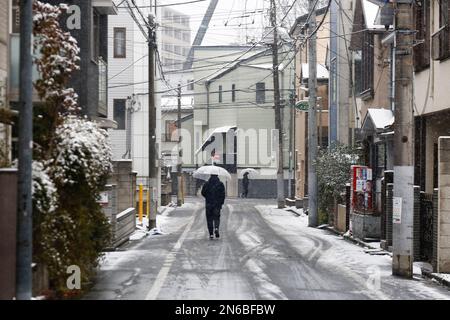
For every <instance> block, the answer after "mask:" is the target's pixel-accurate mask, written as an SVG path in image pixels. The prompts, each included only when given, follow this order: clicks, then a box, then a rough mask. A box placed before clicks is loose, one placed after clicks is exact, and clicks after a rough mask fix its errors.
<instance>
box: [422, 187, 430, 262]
mask: <svg viewBox="0 0 450 320" xmlns="http://www.w3.org/2000/svg"><path fill="white" fill-rule="evenodd" d="M420 258H421V260H422V261H429V262H431V260H432V258H433V195H432V194H427V193H423V192H421V193H420Z"/></svg>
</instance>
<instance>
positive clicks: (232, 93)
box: [231, 83, 236, 102]
mask: <svg viewBox="0 0 450 320" xmlns="http://www.w3.org/2000/svg"><path fill="white" fill-rule="evenodd" d="M231 101H232V102H236V85H235V84H234V83H233V84H232V85H231Z"/></svg>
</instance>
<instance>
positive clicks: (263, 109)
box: [183, 46, 294, 197]
mask: <svg viewBox="0 0 450 320" xmlns="http://www.w3.org/2000/svg"><path fill="white" fill-rule="evenodd" d="M291 49H292V48H290V47H288V46H283V47H281V48H280V55H279V61H280V66H279V76H280V92H281V100H282V105H283V108H282V126H283V131H282V133H281V134H283V136H284V144H283V147H284V149H283V150H284V163H283V167H284V174H285V190H286V194H287V191H288V185H289V184H288V181H289V172H290V171H291V172H292V167H293V158H292V157H291V155H292V153H291V152H290V147H291V146H290V141H291V134H292V125H291V123H292V119H291V114H292V113H291V110H292V106H291V105H290V97H292V94H293V89H294V87H293V83H294V64H293V56H292V55H293V51H292V50H291ZM210 64H214V65H215V66H216V68H217V69H216V70H218V71H215V72H214V73H213V74H211V71H208V70H205V68H204V66H207V65H210ZM193 66H194V67H193V68H194V78H195V79H196V83H195V86H194V89H195V93H194V95H195V103H194V119H193V120H194V123H193V124H194V136H193V143H192V146H193V147H194V148H193V149H192V152H191V153H190V158H188V157H185V158H183V160H184V162H189V161H191V162H192V163H193V164H194V165H198V166H201V165H205V164H211V163H212V162H213V161H214V163H216V164H218V165H221V166H224V167H225V168H226V169H227V170H228V171H229V172H231V173H232V177H233V179H232V181H231V182H228V183H227V187H228V194H229V195H230V196H237V195H239V194H240V188H241V183H240V180H241V179H242V175H241V171H242V170H243V169H245V168H249V167H251V168H255V169H257V170H258V171H259V174H258V175H257V176H255V177H254V178H253V179H252V182H251V188H250V193H249V196H250V197H276V194H277V193H276V171H277V163H276V156H275V152H276V150H277V144H276V141H277V139H276V137H277V132H276V131H275V112H274V95H273V73H272V70H273V68H272V53H271V49H268V48H267V47H255V48H251V47H248V46H202V47H196V48H195V51H194V65H193ZM186 156H187V155H186ZM290 166H291V170H289V168H290Z"/></svg>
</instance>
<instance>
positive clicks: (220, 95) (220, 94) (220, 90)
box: [219, 86, 223, 103]
mask: <svg viewBox="0 0 450 320" xmlns="http://www.w3.org/2000/svg"><path fill="white" fill-rule="evenodd" d="M222 98H223V97H222V86H219V103H222Z"/></svg>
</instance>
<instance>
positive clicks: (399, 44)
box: [392, 1, 415, 278]
mask: <svg viewBox="0 0 450 320" xmlns="http://www.w3.org/2000/svg"><path fill="white" fill-rule="evenodd" d="M407 2H408V1H396V2H394V6H395V10H394V12H395V22H394V27H395V31H394V32H395V40H394V41H395V42H394V46H395V52H396V62H395V79H396V82H395V123H394V210H393V211H394V212H393V218H394V219H393V229H392V232H393V254H392V274H393V275H397V276H402V277H406V278H412V276H413V222H414V217H413V213H414V191H413V190H414V189H413V186H414V114H413V71H414V70H413V66H414V64H413V42H414V37H415V35H414V29H415V27H414V19H413V3H412V1H409V2H410V3H407Z"/></svg>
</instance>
